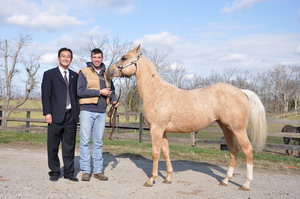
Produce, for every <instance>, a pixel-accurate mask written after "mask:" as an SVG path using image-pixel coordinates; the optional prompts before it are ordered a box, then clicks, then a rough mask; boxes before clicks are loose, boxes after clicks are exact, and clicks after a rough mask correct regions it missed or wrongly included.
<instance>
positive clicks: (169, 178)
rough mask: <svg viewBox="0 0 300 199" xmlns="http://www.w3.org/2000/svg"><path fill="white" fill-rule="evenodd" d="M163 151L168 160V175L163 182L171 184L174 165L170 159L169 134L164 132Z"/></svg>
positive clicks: (166, 160)
mask: <svg viewBox="0 0 300 199" xmlns="http://www.w3.org/2000/svg"><path fill="white" fill-rule="evenodd" d="M162 153H163V156H164V158H165V162H166V169H167V176H166V179H165V180H164V181H163V183H167V184H170V183H171V182H172V174H173V167H172V163H171V159H170V150H169V141H168V138H167V134H166V133H164V136H163V140H162Z"/></svg>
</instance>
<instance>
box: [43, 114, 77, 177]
mask: <svg viewBox="0 0 300 199" xmlns="http://www.w3.org/2000/svg"><path fill="white" fill-rule="evenodd" d="M47 137H48V139H47V149H48V166H49V169H50V172H49V176H57V177H59V176H60V162H59V158H58V151H59V144H60V142H62V157H63V163H64V176H65V177H71V176H73V174H74V171H75V169H74V155H75V141H76V122H75V121H74V119H73V117H72V112H71V111H69V112H66V115H65V119H64V121H63V122H62V123H52V124H48V136H47Z"/></svg>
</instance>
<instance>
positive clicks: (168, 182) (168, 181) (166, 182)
mask: <svg viewBox="0 0 300 199" xmlns="http://www.w3.org/2000/svg"><path fill="white" fill-rule="evenodd" d="M171 182H172V181H170V180H164V181H163V183H165V184H171Z"/></svg>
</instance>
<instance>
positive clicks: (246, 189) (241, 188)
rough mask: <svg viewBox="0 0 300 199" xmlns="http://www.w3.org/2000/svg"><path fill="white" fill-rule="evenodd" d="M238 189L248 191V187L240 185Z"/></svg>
mask: <svg viewBox="0 0 300 199" xmlns="http://www.w3.org/2000/svg"><path fill="white" fill-rule="evenodd" d="M239 190H241V191H249V190H250V189H249V188H247V187H244V186H241V187H240V188H239Z"/></svg>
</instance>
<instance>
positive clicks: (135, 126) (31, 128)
mask: <svg viewBox="0 0 300 199" xmlns="http://www.w3.org/2000/svg"><path fill="white" fill-rule="evenodd" d="M2 111H13V112H26V118H6V117H1V116H2ZM32 112H40V113H42V109H24V108H22V109H21V108H17V109H13V108H1V107H0V124H1V121H3V120H6V121H7V122H24V123H25V125H21V126H2V125H0V131H21V132H23V131H24V132H41V133H45V132H46V131H47V124H46V122H45V120H44V119H40V118H31V113H32ZM120 117H136V121H138V122H135V123H127V122H126V123H122V122H120V120H119V118H120ZM267 122H268V123H272V124H274V123H275V124H282V125H284V124H290V125H296V126H300V124H299V123H300V122H299V121H298V120H283V119H273V118H268V119H267ZM32 123H34V124H32ZM78 125H80V124H78ZM106 127H107V128H111V127H110V125H109V123H106ZM119 129H130V130H137V131H138V135H137V134H134V133H130V134H129V133H126V134H118V138H121V139H134V140H139V142H143V141H144V140H145V141H146V140H150V137H146V136H145V135H144V131H145V130H150V128H149V126H148V125H147V124H146V123H145V122H144V116H143V114H142V113H134V112H129V113H118V115H117V122H116V132H118V130H119ZM201 131H205V132H215V133H222V131H221V129H220V128H212V127H208V128H205V129H203V130H201ZM248 133H249V132H248ZM268 136H270V137H290V138H300V133H283V132H272V133H269V134H268ZM169 139H170V140H173V141H174V142H181V143H182V142H185V143H189V144H190V145H191V146H195V145H196V143H211V144H220V145H221V146H222V145H226V142H225V141H224V140H221V139H220V140H205V139H197V136H196V133H195V132H193V133H191V134H190V138H189V139H187V138H169ZM266 147H267V148H273V149H284V150H286V149H288V150H299V151H300V146H298V145H284V144H266Z"/></svg>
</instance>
